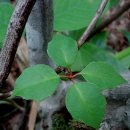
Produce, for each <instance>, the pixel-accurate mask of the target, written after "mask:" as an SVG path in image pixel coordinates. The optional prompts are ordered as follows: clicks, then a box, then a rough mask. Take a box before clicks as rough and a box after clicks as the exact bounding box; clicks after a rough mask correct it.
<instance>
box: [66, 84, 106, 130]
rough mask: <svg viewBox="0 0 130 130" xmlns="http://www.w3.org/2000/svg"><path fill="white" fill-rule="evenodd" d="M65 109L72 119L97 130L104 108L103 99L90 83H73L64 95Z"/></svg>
mask: <svg viewBox="0 0 130 130" xmlns="http://www.w3.org/2000/svg"><path fill="white" fill-rule="evenodd" d="M66 107H67V109H68V111H69V112H70V113H71V115H72V117H73V118H74V119H76V120H78V121H81V122H84V123H85V124H86V125H88V126H92V127H94V128H99V125H100V123H101V121H102V119H103V116H104V113H105V107H106V101H105V98H104V97H103V96H102V95H101V94H100V92H99V91H98V89H97V86H96V85H94V84H91V83H86V82H82V83H75V84H73V85H72V86H71V87H70V88H69V90H68V92H67V95H66Z"/></svg>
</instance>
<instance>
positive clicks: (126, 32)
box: [123, 30, 130, 45]
mask: <svg viewBox="0 0 130 130" xmlns="http://www.w3.org/2000/svg"><path fill="white" fill-rule="evenodd" d="M123 34H124V36H125V37H126V38H127V40H128V44H129V45H130V32H128V31H126V30H125V31H123Z"/></svg>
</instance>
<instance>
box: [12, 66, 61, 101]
mask: <svg viewBox="0 0 130 130" xmlns="http://www.w3.org/2000/svg"><path fill="white" fill-rule="evenodd" d="M59 81H60V79H59V77H58V75H57V74H56V73H55V72H54V70H53V69H52V68H50V67H49V66H47V65H35V66H32V67H29V68H28V69H26V70H25V71H24V72H23V73H22V75H21V76H20V77H19V78H18V79H17V80H16V83H15V89H14V91H13V95H14V96H22V97H23V98H25V99H34V100H42V99H45V98H47V97H48V96H51V95H52V94H53V93H54V91H55V90H56V88H57V86H58V84H59Z"/></svg>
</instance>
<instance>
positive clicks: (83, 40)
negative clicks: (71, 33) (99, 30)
mask: <svg viewBox="0 0 130 130" xmlns="http://www.w3.org/2000/svg"><path fill="white" fill-rule="evenodd" d="M107 2H108V0H102V2H101V4H100V6H99V8H98V10H97V12H96V14H95V16H94V17H93V19H92V21H91V23H90V24H89V26H88V27H87V28H86V30H85V32H84V33H83V35H82V36H81V38H80V39H79V41H78V46H79V47H80V46H81V45H82V44H83V43H84V42H85V40H86V39H87V38H88V36H89V35H90V33H91V32H92V31H93V29H94V27H95V25H96V23H97V20H98V18H99V17H100V16H101V14H102V12H103V10H104V8H105V6H106V5H107Z"/></svg>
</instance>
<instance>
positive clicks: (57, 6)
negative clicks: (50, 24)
mask: <svg viewBox="0 0 130 130" xmlns="http://www.w3.org/2000/svg"><path fill="white" fill-rule="evenodd" d="M100 2H101V0H96V2H95V0H62V1H61V0H54V29H55V30H57V31H70V30H78V29H81V28H84V27H86V26H87V25H88V24H89V23H90V21H91V20H92V18H93V16H94V14H95V12H96V10H97V8H98V6H99V3H100Z"/></svg>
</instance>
